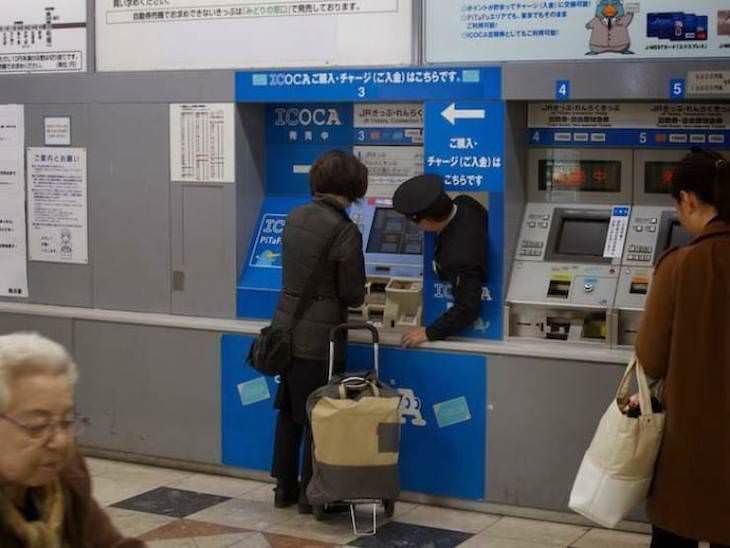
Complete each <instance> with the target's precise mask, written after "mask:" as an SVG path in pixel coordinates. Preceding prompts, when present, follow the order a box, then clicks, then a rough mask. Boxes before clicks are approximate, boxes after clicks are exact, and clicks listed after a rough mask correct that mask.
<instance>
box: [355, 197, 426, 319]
mask: <svg viewBox="0 0 730 548" xmlns="http://www.w3.org/2000/svg"><path fill="white" fill-rule="evenodd" d="M350 216H351V218H352V220H353V221H354V222H355V223H356V224H357V225H358V227H359V228H360V232H361V233H362V235H363V251H364V254H365V271H366V274H367V296H366V299H365V303H364V305H363V306H362V307H360V308H359V309H357V310H352V311H351V316H352V317H353V319H359V320H363V321H367V322H371V323H373V324H374V325H377V326H378V327H385V328H388V329H399V328H409V327H416V326H419V325H421V318H422V314H423V232H422V231H421V230H420V229H419V228H418V226H416V225H415V224H414V223H412V222H411V221H409V220H408V219H406V218H405V217H404V216H403V215H401V214H400V213H398V212H397V211H395V210H394V209H393V202H392V199H391V198H386V197H378V198H375V197H369V198H365V199H364V200H362V201H361V202H359V203H355V204H353V206H352V208H351V211H350Z"/></svg>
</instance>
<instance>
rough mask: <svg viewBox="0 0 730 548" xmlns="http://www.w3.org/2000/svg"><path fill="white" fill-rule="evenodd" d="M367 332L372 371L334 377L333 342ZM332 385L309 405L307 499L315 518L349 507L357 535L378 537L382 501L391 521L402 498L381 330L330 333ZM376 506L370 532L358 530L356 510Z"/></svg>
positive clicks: (396, 398) (395, 400)
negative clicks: (380, 355) (382, 366)
mask: <svg viewBox="0 0 730 548" xmlns="http://www.w3.org/2000/svg"><path fill="white" fill-rule="evenodd" d="M353 330H367V331H369V332H370V333H371V335H372V341H373V371H368V372H362V373H352V372H348V373H345V374H343V375H335V376H333V368H334V359H335V341H336V340H337V337H338V334H340V333H341V332H343V331H345V332H347V331H353ZM329 344H330V346H329V383H328V384H326V385H325V386H323V387H321V388H318V389H317V390H315V391H314V392H313V393H312V394H311V395H310V396H309V399H308V400H307V413H308V416H309V421H310V424H311V427H312V465H313V476H312V480H311V481H310V483H309V486H308V488H307V498H308V500H309V503H310V504H311V505H312V510H313V513H314V515H315V517H316V518H317V519H322V517H323V516H324V514H325V513H326V511H327V508H328V506H333V505H336V504H340V505H342V504H349V505H350V516H351V518H352V527H353V531H354V533H355V534H356V535H369V534H373V535H374V534H375V533H376V530H377V508H378V505H379V504H380V503H381V502H382V503H383V505H384V507H385V514H386V516H387V517H391V516H392V515H393V512H394V508H395V499H396V498H397V497H398V495H399V494H400V481H399V478H398V451H399V445H400V411H399V407H400V394H398V392H397V391H396V390H394V389H393V388H391V387H389V386H387V385H384V384H383V383H381V382H380V380H379V379H378V372H379V364H378V351H379V338H378V330H377V329H376V328H375V327H373V326H372V325H370V324H363V323H355V324H342V325H339V326H337V327H335V328H333V329H332V330H331V331H330V342H329ZM358 504H372V516H373V524H372V528H371V530H370V531H366V532H362V531H358V529H357V522H356V519H355V507H356V505H358Z"/></svg>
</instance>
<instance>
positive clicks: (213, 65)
mask: <svg viewBox="0 0 730 548" xmlns="http://www.w3.org/2000/svg"><path fill="white" fill-rule="evenodd" d="M412 5H413V0H96V62H97V68H98V70H100V71H112V70H194V69H243V68H251V67H313V66H331V65H339V66H343V65H349V66H353V65H405V64H409V63H411V61H412V60H413V7H412Z"/></svg>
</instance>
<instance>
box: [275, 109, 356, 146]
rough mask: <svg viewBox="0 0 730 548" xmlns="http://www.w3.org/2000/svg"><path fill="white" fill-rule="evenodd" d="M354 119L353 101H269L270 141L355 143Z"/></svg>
mask: <svg viewBox="0 0 730 548" xmlns="http://www.w3.org/2000/svg"><path fill="white" fill-rule="evenodd" d="M352 119H353V107H352V105H351V104H341V103H306V104H299V103H288V104H273V105H266V141H267V143H268V144H277V145H295V144H305V145H331V146H336V145H345V146H347V145H351V144H352V123H353V122H352Z"/></svg>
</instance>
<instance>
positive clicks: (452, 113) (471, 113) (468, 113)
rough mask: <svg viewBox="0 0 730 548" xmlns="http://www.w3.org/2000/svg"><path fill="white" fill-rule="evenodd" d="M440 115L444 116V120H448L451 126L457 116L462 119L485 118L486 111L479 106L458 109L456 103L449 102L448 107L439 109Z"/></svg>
mask: <svg viewBox="0 0 730 548" xmlns="http://www.w3.org/2000/svg"><path fill="white" fill-rule="evenodd" d="M441 116H443V117H444V118H446V120H448V122H449V123H450V124H451V125H452V126H453V125H455V124H456V120H457V119H459V118H461V119H462V120H483V119H484V118H486V112H485V111H484V109H481V108H476V109H461V110H459V109H457V108H456V103H451V104H450V105H449V106H448V107H446V108H445V109H444V110H443V111H441Z"/></svg>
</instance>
